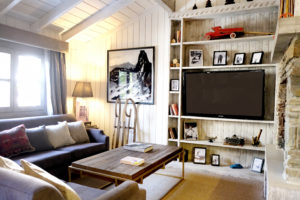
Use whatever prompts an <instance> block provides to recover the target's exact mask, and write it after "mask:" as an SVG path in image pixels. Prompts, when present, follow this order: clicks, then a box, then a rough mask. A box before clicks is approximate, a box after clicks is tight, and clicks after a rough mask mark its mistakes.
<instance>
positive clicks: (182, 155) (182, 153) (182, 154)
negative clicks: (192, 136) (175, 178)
mask: <svg viewBox="0 0 300 200" xmlns="http://www.w3.org/2000/svg"><path fill="white" fill-rule="evenodd" d="M181 160H182V179H184V150H182V152H181Z"/></svg>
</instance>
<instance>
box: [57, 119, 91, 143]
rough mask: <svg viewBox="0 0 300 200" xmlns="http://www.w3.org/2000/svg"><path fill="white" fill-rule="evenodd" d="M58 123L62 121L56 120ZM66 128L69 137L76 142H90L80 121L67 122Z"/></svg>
mask: <svg viewBox="0 0 300 200" xmlns="http://www.w3.org/2000/svg"><path fill="white" fill-rule="evenodd" d="M58 123H62V122H58ZM68 128H69V131H70V135H71V137H72V138H73V140H74V141H75V142H76V143H78V144H80V143H85V142H90V139H89V136H88V134H87V132H86V129H85V126H84V124H83V122H82V121H77V122H69V123H68Z"/></svg>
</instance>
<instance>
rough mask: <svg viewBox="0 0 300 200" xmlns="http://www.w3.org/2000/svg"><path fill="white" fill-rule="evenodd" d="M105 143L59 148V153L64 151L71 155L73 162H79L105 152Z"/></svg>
mask: <svg viewBox="0 0 300 200" xmlns="http://www.w3.org/2000/svg"><path fill="white" fill-rule="evenodd" d="M105 149H106V146H105V144H104V143H84V144H76V145H72V146H66V147H61V148H57V149H56V150H57V151H64V152H69V153H71V156H72V161H75V160H79V159H82V158H85V157H88V156H91V155H95V154H97V153H101V152H103V151H105Z"/></svg>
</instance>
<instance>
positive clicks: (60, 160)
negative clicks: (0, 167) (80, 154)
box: [12, 150, 71, 170]
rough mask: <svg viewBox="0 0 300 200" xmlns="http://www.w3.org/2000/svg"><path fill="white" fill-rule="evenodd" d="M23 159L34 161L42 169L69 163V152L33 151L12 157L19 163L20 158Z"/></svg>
mask: <svg viewBox="0 0 300 200" xmlns="http://www.w3.org/2000/svg"><path fill="white" fill-rule="evenodd" d="M21 159H24V160H27V161H28V162H31V163H34V164H36V165H38V166H40V167H41V168H43V169H46V170H47V169H49V168H53V167H56V166H60V165H65V164H66V163H71V154H70V153H69V152H64V151H55V150H52V151H51V150H50V151H41V152H34V153H30V154H25V155H21V156H17V157H14V158H12V160H14V161H16V162H17V163H18V164H20V160H21Z"/></svg>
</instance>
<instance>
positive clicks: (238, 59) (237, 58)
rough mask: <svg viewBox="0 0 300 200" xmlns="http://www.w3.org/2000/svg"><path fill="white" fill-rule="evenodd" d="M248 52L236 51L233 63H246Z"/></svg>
mask: <svg viewBox="0 0 300 200" xmlns="http://www.w3.org/2000/svg"><path fill="white" fill-rule="evenodd" d="M245 60H246V54H245V53H236V54H235V55H234V60H233V64H234V65H243V64H245Z"/></svg>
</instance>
